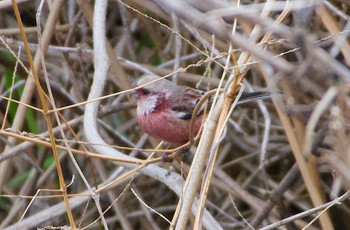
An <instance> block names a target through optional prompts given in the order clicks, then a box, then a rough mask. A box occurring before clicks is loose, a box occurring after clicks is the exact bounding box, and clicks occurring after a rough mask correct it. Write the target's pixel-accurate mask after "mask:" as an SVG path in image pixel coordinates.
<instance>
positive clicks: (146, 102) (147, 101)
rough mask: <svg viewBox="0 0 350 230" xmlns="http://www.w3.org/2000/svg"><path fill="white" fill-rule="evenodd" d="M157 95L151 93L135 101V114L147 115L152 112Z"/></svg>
mask: <svg viewBox="0 0 350 230" xmlns="http://www.w3.org/2000/svg"><path fill="white" fill-rule="evenodd" d="M157 98H158V96H157V95H151V96H148V97H146V98H143V99H140V100H139V101H138V102H137V114H138V115H147V114H149V113H151V112H153V111H154V110H155V108H156V105H157Z"/></svg>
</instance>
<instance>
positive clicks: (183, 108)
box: [171, 88, 205, 120]
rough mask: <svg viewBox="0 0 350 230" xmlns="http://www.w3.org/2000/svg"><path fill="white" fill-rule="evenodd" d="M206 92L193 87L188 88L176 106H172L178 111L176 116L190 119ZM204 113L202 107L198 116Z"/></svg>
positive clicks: (173, 109)
mask: <svg viewBox="0 0 350 230" xmlns="http://www.w3.org/2000/svg"><path fill="white" fill-rule="evenodd" d="M204 94H205V91H203V90H199V89H193V88H186V89H185V90H184V94H183V97H182V100H181V101H178V102H177V103H176V105H175V106H173V107H172V108H171V110H172V111H174V112H176V117H177V118H179V119H182V120H190V119H191V118H192V113H193V110H194V108H195V107H196V105H197V103H198V102H199V100H200V99H201V97H202V96H203V95H204ZM201 114H203V110H202V109H200V110H199V111H198V113H197V116H199V115H201Z"/></svg>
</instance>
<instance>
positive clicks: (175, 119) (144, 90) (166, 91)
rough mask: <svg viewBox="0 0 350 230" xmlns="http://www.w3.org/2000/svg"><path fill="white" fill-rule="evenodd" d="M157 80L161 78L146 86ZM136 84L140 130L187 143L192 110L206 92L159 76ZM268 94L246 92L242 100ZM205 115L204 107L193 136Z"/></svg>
mask: <svg viewBox="0 0 350 230" xmlns="http://www.w3.org/2000/svg"><path fill="white" fill-rule="evenodd" d="M157 79H159V80H158V81H156V82H153V83H150V84H148V85H145V84H147V83H149V82H151V81H154V80H157ZM134 86H136V87H140V86H142V87H141V88H138V89H137V90H135V91H134V92H132V94H131V95H132V96H133V97H135V98H136V101H137V121H138V123H139V125H140V127H141V129H142V130H144V131H145V132H146V133H148V134H149V135H150V136H152V137H155V138H157V139H160V140H163V141H166V142H169V143H171V144H177V145H182V144H185V143H187V142H188V140H189V131H190V121H191V118H192V113H193V110H194V109H195V107H196V105H197V103H198V102H199V100H200V99H201V97H203V95H204V94H205V93H206V92H205V91H203V90H199V89H194V88H191V87H187V86H179V85H176V84H175V83H173V82H171V81H169V80H166V79H160V77H159V76H157V75H147V76H145V77H143V78H141V79H139V80H138V81H137V82H136V84H135V85H134ZM269 95H270V94H269V93H266V92H254V93H245V94H243V95H242V96H241V98H240V100H241V101H242V99H246V100H247V99H252V98H254V100H257V99H262V98H264V97H266V96H269ZM203 117H204V109H202V110H200V111H199V112H198V113H197V115H196V117H195V121H194V130H193V132H194V136H195V135H197V133H198V132H199V130H200V127H201V123H202V119H203Z"/></svg>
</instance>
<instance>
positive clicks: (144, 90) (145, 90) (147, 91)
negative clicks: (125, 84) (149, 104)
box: [142, 89, 151, 95]
mask: <svg viewBox="0 0 350 230" xmlns="http://www.w3.org/2000/svg"><path fill="white" fill-rule="evenodd" d="M150 93H151V91H149V90H148V89H142V94H143V95H148V94H150Z"/></svg>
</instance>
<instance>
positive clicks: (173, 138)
mask: <svg viewBox="0 0 350 230" xmlns="http://www.w3.org/2000/svg"><path fill="white" fill-rule="evenodd" d="M154 80H158V81H156V82H154V83H151V84H148V85H145V84H147V83H149V82H151V81H154ZM143 85H144V86H143ZM136 86H143V87H142V88H139V89H137V90H136V91H135V92H134V93H133V95H134V96H135V97H136V100H137V120H138V123H139V125H140V127H141V128H142V129H143V130H144V131H145V132H146V133H148V134H149V135H151V136H153V137H155V138H157V139H160V140H163V141H166V142H169V143H172V144H184V143H186V142H187V141H188V140H189V127H190V121H191V117H192V112H193V110H194V108H195V106H196V104H197V102H198V101H199V99H200V98H201V97H202V96H203V91H201V90H197V89H193V88H190V87H186V86H178V85H176V84H174V83H172V82H171V81H168V80H166V79H160V78H159V76H156V75H148V76H146V77H143V78H141V79H140V80H139V81H138V82H137V83H136ZM195 119H196V120H195V125H194V135H196V134H197V133H198V131H199V129H200V125H201V121H202V115H201V114H200V115H198V116H197V117H196V118H195Z"/></svg>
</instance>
